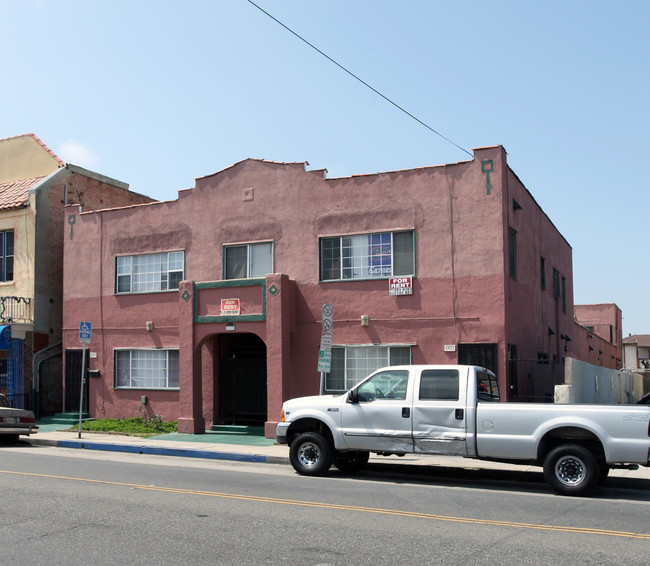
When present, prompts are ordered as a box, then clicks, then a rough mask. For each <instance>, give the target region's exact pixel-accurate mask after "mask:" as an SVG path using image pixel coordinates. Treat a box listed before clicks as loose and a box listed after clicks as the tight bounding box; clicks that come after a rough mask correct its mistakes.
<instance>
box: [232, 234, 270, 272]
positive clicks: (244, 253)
mask: <svg viewBox="0 0 650 566" xmlns="http://www.w3.org/2000/svg"><path fill="white" fill-rule="evenodd" d="M268 273H273V244H272V242H261V243H256V244H238V245H235V246H224V248H223V278H224V279H250V278H251V277H264V276H265V275H266V274H268Z"/></svg>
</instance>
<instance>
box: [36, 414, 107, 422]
mask: <svg viewBox="0 0 650 566" xmlns="http://www.w3.org/2000/svg"><path fill="white" fill-rule="evenodd" d="M81 420H82V421H93V420H95V419H91V418H90V415H89V414H88V413H81ZM38 422H39V423H40V424H43V425H46V424H60V425H66V424H74V423H78V422H79V413H78V412H77V413H56V414H55V415H54V416H53V417H42V418H41V419H40V420H39V421H38Z"/></svg>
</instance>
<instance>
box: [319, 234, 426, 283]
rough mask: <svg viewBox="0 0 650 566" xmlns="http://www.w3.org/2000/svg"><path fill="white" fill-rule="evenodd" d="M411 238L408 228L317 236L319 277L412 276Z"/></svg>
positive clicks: (413, 262) (332, 278)
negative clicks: (325, 236)
mask: <svg viewBox="0 0 650 566" xmlns="http://www.w3.org/2000/svg"><path fill="white" fill-rule="evenodd" d="M413 240H414V239H413V232H412V231H410V232H382V233H377V234H362V235H357V236H340V237H338V236H337V237H334V238H321V240H320V280H321V281H338V280H341V279H378V278H386V277H392V276H395V275H414V274H415V255H414V244H413Z"/></svg>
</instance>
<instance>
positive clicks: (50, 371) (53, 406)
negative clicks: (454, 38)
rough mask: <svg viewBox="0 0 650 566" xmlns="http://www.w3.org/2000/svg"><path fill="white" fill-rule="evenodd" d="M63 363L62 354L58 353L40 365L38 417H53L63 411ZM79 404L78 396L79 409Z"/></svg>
mask: <svg viewBox="0 0 650 566" xmlns="http://www.w3.org/2000/svg"><path fill="white" fill-rule="evenodd" d="M62 365H63V360H62V356H61V354H57V355H56V356H53V357H51V358H49V359H47V360H45V361H44V362H43V363H42V364H41V365H40V367H39V373H38V383H39V391H38V405H37V409H38V410H37V412H38V415H37V416H38V418H41V417H51V416H53V415H55V414H56V413H60V412H62V411H63V387H62V384H61V370H62ZM79 371H81V369H80V370H79ZM78 405H79V399H78V398H77V409H78V408H79V407H78Z"/></svg>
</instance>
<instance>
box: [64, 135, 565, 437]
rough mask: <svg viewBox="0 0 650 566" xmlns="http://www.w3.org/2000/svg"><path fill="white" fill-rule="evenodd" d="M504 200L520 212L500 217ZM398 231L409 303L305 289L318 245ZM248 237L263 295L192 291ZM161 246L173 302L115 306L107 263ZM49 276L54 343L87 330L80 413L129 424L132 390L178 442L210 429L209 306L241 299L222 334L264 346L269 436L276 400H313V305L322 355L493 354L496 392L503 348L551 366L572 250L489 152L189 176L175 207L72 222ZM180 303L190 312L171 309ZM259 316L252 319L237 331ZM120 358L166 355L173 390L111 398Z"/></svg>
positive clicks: (156, 297) (379, 287) (216, 274)
mask: <svg viewBox="0 0 650 566" xmlns="http://www.w3.org/2000/svg"><path fill="white" fill-rule="evenodd" d="M486 162H492V165H490V167H492V169H491V172H490V175H489V181H490V186H489V187H488V185H487V181H488V175H487V174H486V172H485V170H484V169H485V165H484V163H486ZM513 199H515V200H516V201H517V203H518V204H519V205H520V206H521V208H517V209H513ZM509 227H513V228H514V229H516V230H517V234H518V260H519V270H518V278H517V280H514V279H512V278H511V277H510V276H509V271H508V269H509V268H508V229H509ZM399 230H414V231H415V248H416V276H415V278H414V280H413V289H414V290H413V294H412V295H408V296H389V294H388V283H387V281H386V280H385V279H380V280H372V281H337V282H322V283H321V282H319V248H318V245H319V238H320V237H326V236H343V235H347V234H363V233H370V232H391V231H399ZM256 241H272V242H273V247H274V257H273V261H274V271H275V274H273V275H268V276H267V277H266V278H265V289H266V291H264V292H265V293H266V294H265V295H264V296H263V295H262V294H261V293H262V291H260V288H257V287H251V286H241V287H237V286H236V285H235V286H231V287H226V288H225V289H224V288H219V287H214V286H212V287H210V286H209V285H208V286H207V287H206V286H205V285H203V287H201V284H202V283H205V282H219V281H221V280H222V246H223V245H225V244H234V243H253V242H256ZM174 250H184V251H185V279H186V281H185V282H184V283H183V284H182V285H181V290H180V291H174V292H161V293H148V294H135V295H115V293H114V278H115V274H114V269H115V257H116V256H117V255H124V254H127V255H128V254H140V253H153V252H161V251H174ZM540 255H544V256H545V257H546V260H547V269H548V273H547V288H546V291H543V290H541V289H540V283H539V281H540V272H539V269H540V267H539V264H540V259H539V258H540ZM553 267H556V268H557V269H558V270H559V271H560V272H561V273H562V275H563V276H564V277H566V288H567V290H568V292H567V295H568V296H567V312H563V311H562V309H561V307H558V301H557V299H554V298H553V297H552V285H553V280H552V268H553ZM64 272H65V297H64V341H65V346H66V347H73V346H74V344H75V340H76V338H77V332H78V321H79V320H90V321H92V322H93V330H94V334H93V343H92V344H91V350H92V351H93V352H95V353H96V357H93V358H92V359H91V368H96V369H99V370H100V372H101V376H102V377H101V378H100V379H94V380H91V381H90V406H91V414H93V416H126V415H129V416H131V415H135V414H137V413H138V403H139V400H140V395H143V394H146V395H147V396H148V398H149V404H148V407H147V410H149V411H151V412H155V413H157V414H162V415H163V416H164V417H165V418H168V419H175V418H179V419H180V420H179V427H180V428H181V429H182V430H185V431H187V432H200V431H201V428H202V427H203V426H204V425H209V424H211V422H213V421H214V420H215V419H216V411H217V409H216V406H217V404H218V391H217V389H216V386H215V384H216V383H217V381H216V377H215V375H216V372H217V371H218V370H217V369H216V368H217V365H218V364H217V361H216V360H217V359H218V357H219V355H220V354H219V352H218V351H217V350H218V349H219V348H218V343H217V342H214V337H215V336H220V335H224V334H226V333H227V331H226V329H225V322H224V320H222V319H219V318H218V315H217V311H216V310H215V309H217V306H218V305H219V304H220V300H221V298H232V297H237V298H239V299H240V300H241V304H242V311H241V318H240V319H238V321H237V323H236V330H235V331H234V332H236V333H249V332H250V333H253V334H255V335H257V336H258V337H259V338H261V339H262V340H263V341H264V343H265V345H266V356H267V374H268V375H267V398H268V402H267V403H268V422H267V433H269V434H271V433H272V428H273V424H274V422H275V420H277V417H278V415H279V410H280V405H281V402H282V400H284V399H287V398H290V397H295V396H299V395H305V394H315V393H318V391H319V383H320V375H319V373H318V372H317V356H318V350H319V340H320V332H321V328H320V316H321V312H320V309H321V304H322V303H332V304H333V305H334V310H335V314H334V335H333V342H334V344H335V345H336V344H340V345H344V344H411V345H413V361H414V362H415V363H455V362H456V361H457V355H458V354H457V352H454V351H451V352H448V351H444V346H445V345H449V344H452V345H456V344H496V345H497V351H498V367H495V368H494V369H495V370H496V371H497V373H498V375H499V379H500V382H501V385H502V388H503V389H504V391H505V390H506V371H507V360H506V351H507V345H508V343H515V344H517V345H518V348H519V353H520V356H521V355H525V356H526V357H528V356H535V355H536V353H537V352H538V351H542V350H543V351H546V352H548V353H549V354H550V355H561V351H560V346H561V345H562V344H558V342H557V339H556V340H555V341H553V340H549V337H548V327H549V326H553V327H554V328H555V332H556V336H559V335H560V334H566V333H567V332H570V326H571V323H572V314H571V313H572V307H573V299H572V296H571V294H570V293H571V291H570V290H571V289H572V273H571V248H570V246H569V245H568V244H567V242H566V241H565V240H564V239H563V238H562V236H561V235H560V234H559V233H558V232H557V230H556V229H555V227H554V226H553V224H552V223H551V222H550V220H549V219H548V218H547V217H546V215H545V214H544V213H543V211H541V209H539V207H538V206H537V204H536V203H535V201H534V199H533V198H532V196H531V195H530V193H529V192H528V191H527V190H526V188H525V187H524V186H523V184H522V183H521V182H520V181H519V179H518V178H517V177H516V175H514V173H512V171H511V170H510V169H509V168H508V165H507V160H506V153H505V151H504V150H503V148H501V147H494V148H484V149H480V150H475V158H474V159H473V160H471V161H468V162H461V163H457V164H451V165H443V166H437V167H427V168H422V169H415V170H409V171H397V172H389V173H379V174H373V175H360V176H354V177H348V178H340V179H327V178H325V177H324V175H323V172H322V171H318V172H308V171H305V164H303V163H295V164H286V163H273V162H265V161H258V160H246V161H243V162H241V163H238V164H236V165H234V166H232V167H230V168H228V169H226V170H224V171H220V172H218V173H215V174H214V175H210V176H207V177H202V178H199V179H197V180H196V187H195V188H194V189H191V190H185V191H181V192H180V193H179V198H178V200H176V201H171V202H163V203H156V204H150V205H143V206H135V207H129V208H122V209H115V210H110V211H104V212H98V213H88V214H80V215H77V217H76V222H75V224H74V236H73V237H72V238H70V237H68V238H66V240H65V264H64ZM231 283H232V282H231ZM273 285H275V288H276V289H277V292H276V293H275V294H272V293H270V292H269V289H271V288H272V286H273ZM184 291H187V293H188V294H191V295H192V299H191V300H184V299H182V298H181V295H182V293H183V292H184ZM194 295H197V296H196V297H194ZM264 309H266V310H265V311H264ZM260 313H262V314H263V315H264V319H263V320H247V319H246V316H247V315H254V316H257V315H260ZM361 315H367V316H368V317H369V320H370V323H369V325H368V326H367V327H365V326H361V324H360V317H361ZM197 316H198V317H203V318H198V319H197ZM210 317H216V318H210ZM147 321H151V322H153V324H154V329H153V330H152V331H147V330H146V329H145V325H146V322H147ZM124 347H131V348H145V347H174V348H176V347H179V348H180V350H181V354H180V355H181V391H180V393H179V392H178V391H140V390H137V391H136V390H120V389H115V388H114V387H113V351H114V349H115V348H124Z"/></svg>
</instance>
